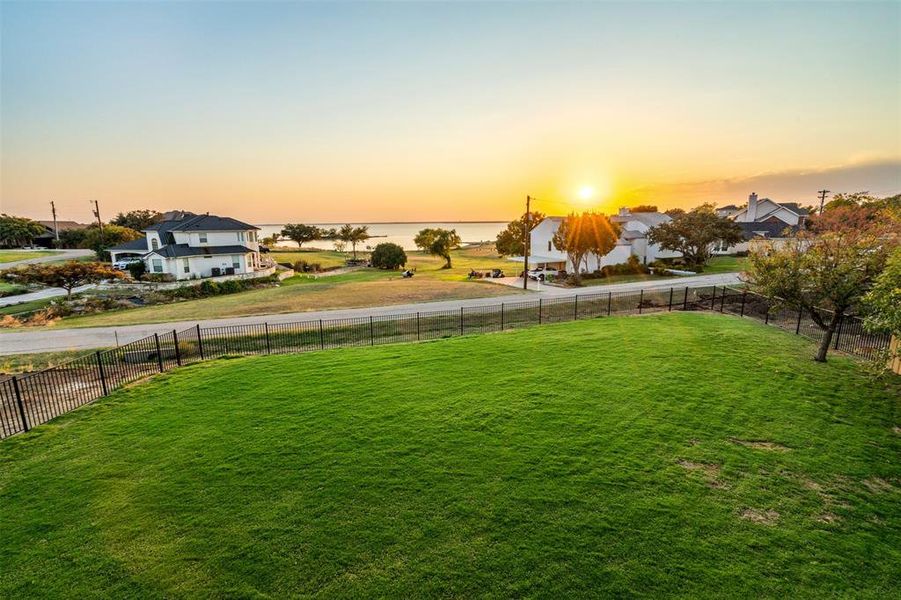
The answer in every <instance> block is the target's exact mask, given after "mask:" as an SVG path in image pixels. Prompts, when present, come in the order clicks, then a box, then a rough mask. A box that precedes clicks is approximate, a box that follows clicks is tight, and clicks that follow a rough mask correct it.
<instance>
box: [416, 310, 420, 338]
mask: <svg viewBox="0 0 901 600" xmlns="http://www.w3.org/2000/svg"><path fill="white" fill-rule="evenodd" d="M419 339H420V337H419V313H418V312H417V313H416V341H417V342H418V341H419Z"/></svg>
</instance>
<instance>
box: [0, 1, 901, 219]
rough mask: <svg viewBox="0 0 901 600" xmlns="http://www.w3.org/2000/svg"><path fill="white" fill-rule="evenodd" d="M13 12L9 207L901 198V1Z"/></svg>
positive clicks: (384, 212)
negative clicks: (827, 195)
mask: <svg viewBox="0 0 901 600" xmlns="http://www.w3.org/2000/svg"><path fill="white" fill-rule="evenodd" d="M0 11H2V81H0V83H2V91H0V101H2V104H0V119H2V123H0V125H2V130H0V144H2V147H0V150H2V173H0V175H2V183H0V189H2V200H0V209H2V211H3V212H6V213H13V214H19V215H25V216H29V217H33V218H49V214H50V213H49V203H50V201H51V200H54V201H55V202H56V204H57V208H58V211H59V217H60V218H61V219H74V220H81V221H85V220H88V219H89V218H90V207H89V205H88V202H89V200H93V199H97V200H99V201H100V205H101V210H102V211H103V212H104V213H105V214H104V217H105V218H110V217H112V216H113V215H114V214H115V213H116V212H119V211H124V210H130V209H134V208H156V209H159V210H167V209H174V208H179V209H187V210H193V211H195V212H200V211H204V212H205V211H210V212H214V213H219V214H227V215H231V216H234V217H237V218H240V219H243V220H247V221H251V222H255V223H267V222H268V223H277V222H285V221H306V222H335V221H357V222H359V221H391V220H401V221H421V220H480V219H486V220H510V219H512V218H515V216H516V215H517V213H518V212H521V210H522V203H523V201H524V197H525V195H526V194H533V195H535V196H537V197H538V198H539V199H540V200H539V201H538V202H537V203H536V206H535V208H536V209H538V210H541V211H543V212H548V213H564V212H567V211H568V210H571V209H572V208H578V207H582V206H592V207H595V208H598V209H601V210H608V211H609V210H612V209H614V208H615V207H616V206H619V205H622V204H632V203H637V202H643V203H654V204H657V205H659V206H660V207H661V208H666V207H671V206H688V205H693V204H697V203H700V202H703V201H710V202H716V203H718V204H725V203H739V202H742V201H744V200H745V199H746V198H747V195H748V194H749V193H750V192H751V191H756V192H757V193H758V194H760V195H761V196H768V197H771V198H774V199H778V200H780V201H800V202H802V203H810V204H812V203H813V202H814V201H815V198H816V191H817V190H819V189H821V188H823V187H826V188H828V189H830V190H832V191H836V192H838V191H856V190H870V191H871V192H873V193H875V194H877V195H887V194H890V193H897V192H899V191H901V41H899V37H901V34H899V32H901V3H898V2H885V3H863V2H853V3H814V2H806V3H797V4H791V3H774V4H766V3H758V2H754V3H750V2H749V3H718V4H711V3H677V2H670V3H659V4H655V3H632V4H616V3H573V4H567V3H535V4H524V3H516V4H514V3H490V4H487V3H486V4H475V3H454V4H438V3H421V4H414V3H390V4H389V3H386V4H337V3H332V4H314V3H302V4H301V3H273V4H264V3H253V4H240V3H212V2H209V3H202V4H201V3H196V4H193V3H184V2H182V3H170V2H157V3H130V2H128V3H118V4H114V3H97V4H88V3H75V2H67V3H60V4H54V3H37V2H33V3H13V2H3V3H2V4H0ZM583 188H592V189H594V190H595V192H596V193H595V194H594V196H593V197H592V198H590V199H589V200H584V199H581V198H580V197H579V196H580V195H579V193H578V192H579V190H580V189H583Z"/></svg>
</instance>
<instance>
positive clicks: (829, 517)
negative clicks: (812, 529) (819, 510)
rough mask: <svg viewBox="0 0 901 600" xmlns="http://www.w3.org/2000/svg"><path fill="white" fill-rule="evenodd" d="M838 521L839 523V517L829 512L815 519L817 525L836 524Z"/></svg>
mask: <svg viewBox="0 0 901 600" xmlns="http://www.w3.org/2000/svg"><path fill="white" fill-rule="evenodd" d="M839 521H841V517H839V516H838V515H836V514H833V513H830V512H827V513H823V514H821V515H819V516H818V517H817V522H818V523H837V522H839Z"/></svg>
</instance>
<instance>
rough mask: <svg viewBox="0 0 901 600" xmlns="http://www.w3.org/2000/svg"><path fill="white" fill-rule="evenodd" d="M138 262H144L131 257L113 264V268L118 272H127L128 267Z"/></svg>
mask: <svg viewBox="0 0 901 600" xmlns="http://www.w3.org/2000/svg"><path fill="white" fill-rule="evenodd" d="M139 262H144V261H143V260H141V259H140V258H138V257H137V256H132V257H130V258H123V259H121V260H117V261H116V262H114V263H113V268H114V269H116V270H118V271H127V270H128V265H132V264H134V263H139Z"/></svg>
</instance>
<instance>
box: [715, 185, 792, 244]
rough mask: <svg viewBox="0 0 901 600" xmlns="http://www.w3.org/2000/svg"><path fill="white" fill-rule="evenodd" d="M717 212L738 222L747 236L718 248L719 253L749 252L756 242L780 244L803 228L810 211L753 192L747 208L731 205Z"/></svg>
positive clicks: (749, 197)
mask: <svg viewBox="0 0 901 600" xmlns="http://www.w3.org/2000/svg"><path fill="white" fill-rule="evenodd" d="M716 212H717V214H718V215H720V216H723V217H727V218H730V219H732V220H733V221H735V223H736V224H737V225H738V226H739V227H741V230H742V234H743V235H744V241H742V242H739V243H738V244H735V245H733V246H726V245H724V244H717V245H715V246H714V253H716V254H733V253H735V252H746V251H748V249H749V248H750V247H751V245H752V244H753V243H754V241H755V240H768V241H770V242H776V243H778V242H780V241H782V240H785V239H787V238H789V237H792V236H794V235H795V234H797V233H798V231H800V230H801V229H804V227H805V225H806V221H807V211H806V210H804V209H803V208H801V207H800V206H798V203H797V202H775V201H773V200H770V199H769V198H758V197H757V194H756V193H754V192H752V193H751V195H750V196H748V204H747V205H746V206H743V207H737V206H735V205H732V204H730V205H729V206H724V207H721V208H718V209H717V211H716Z"/></svg>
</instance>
